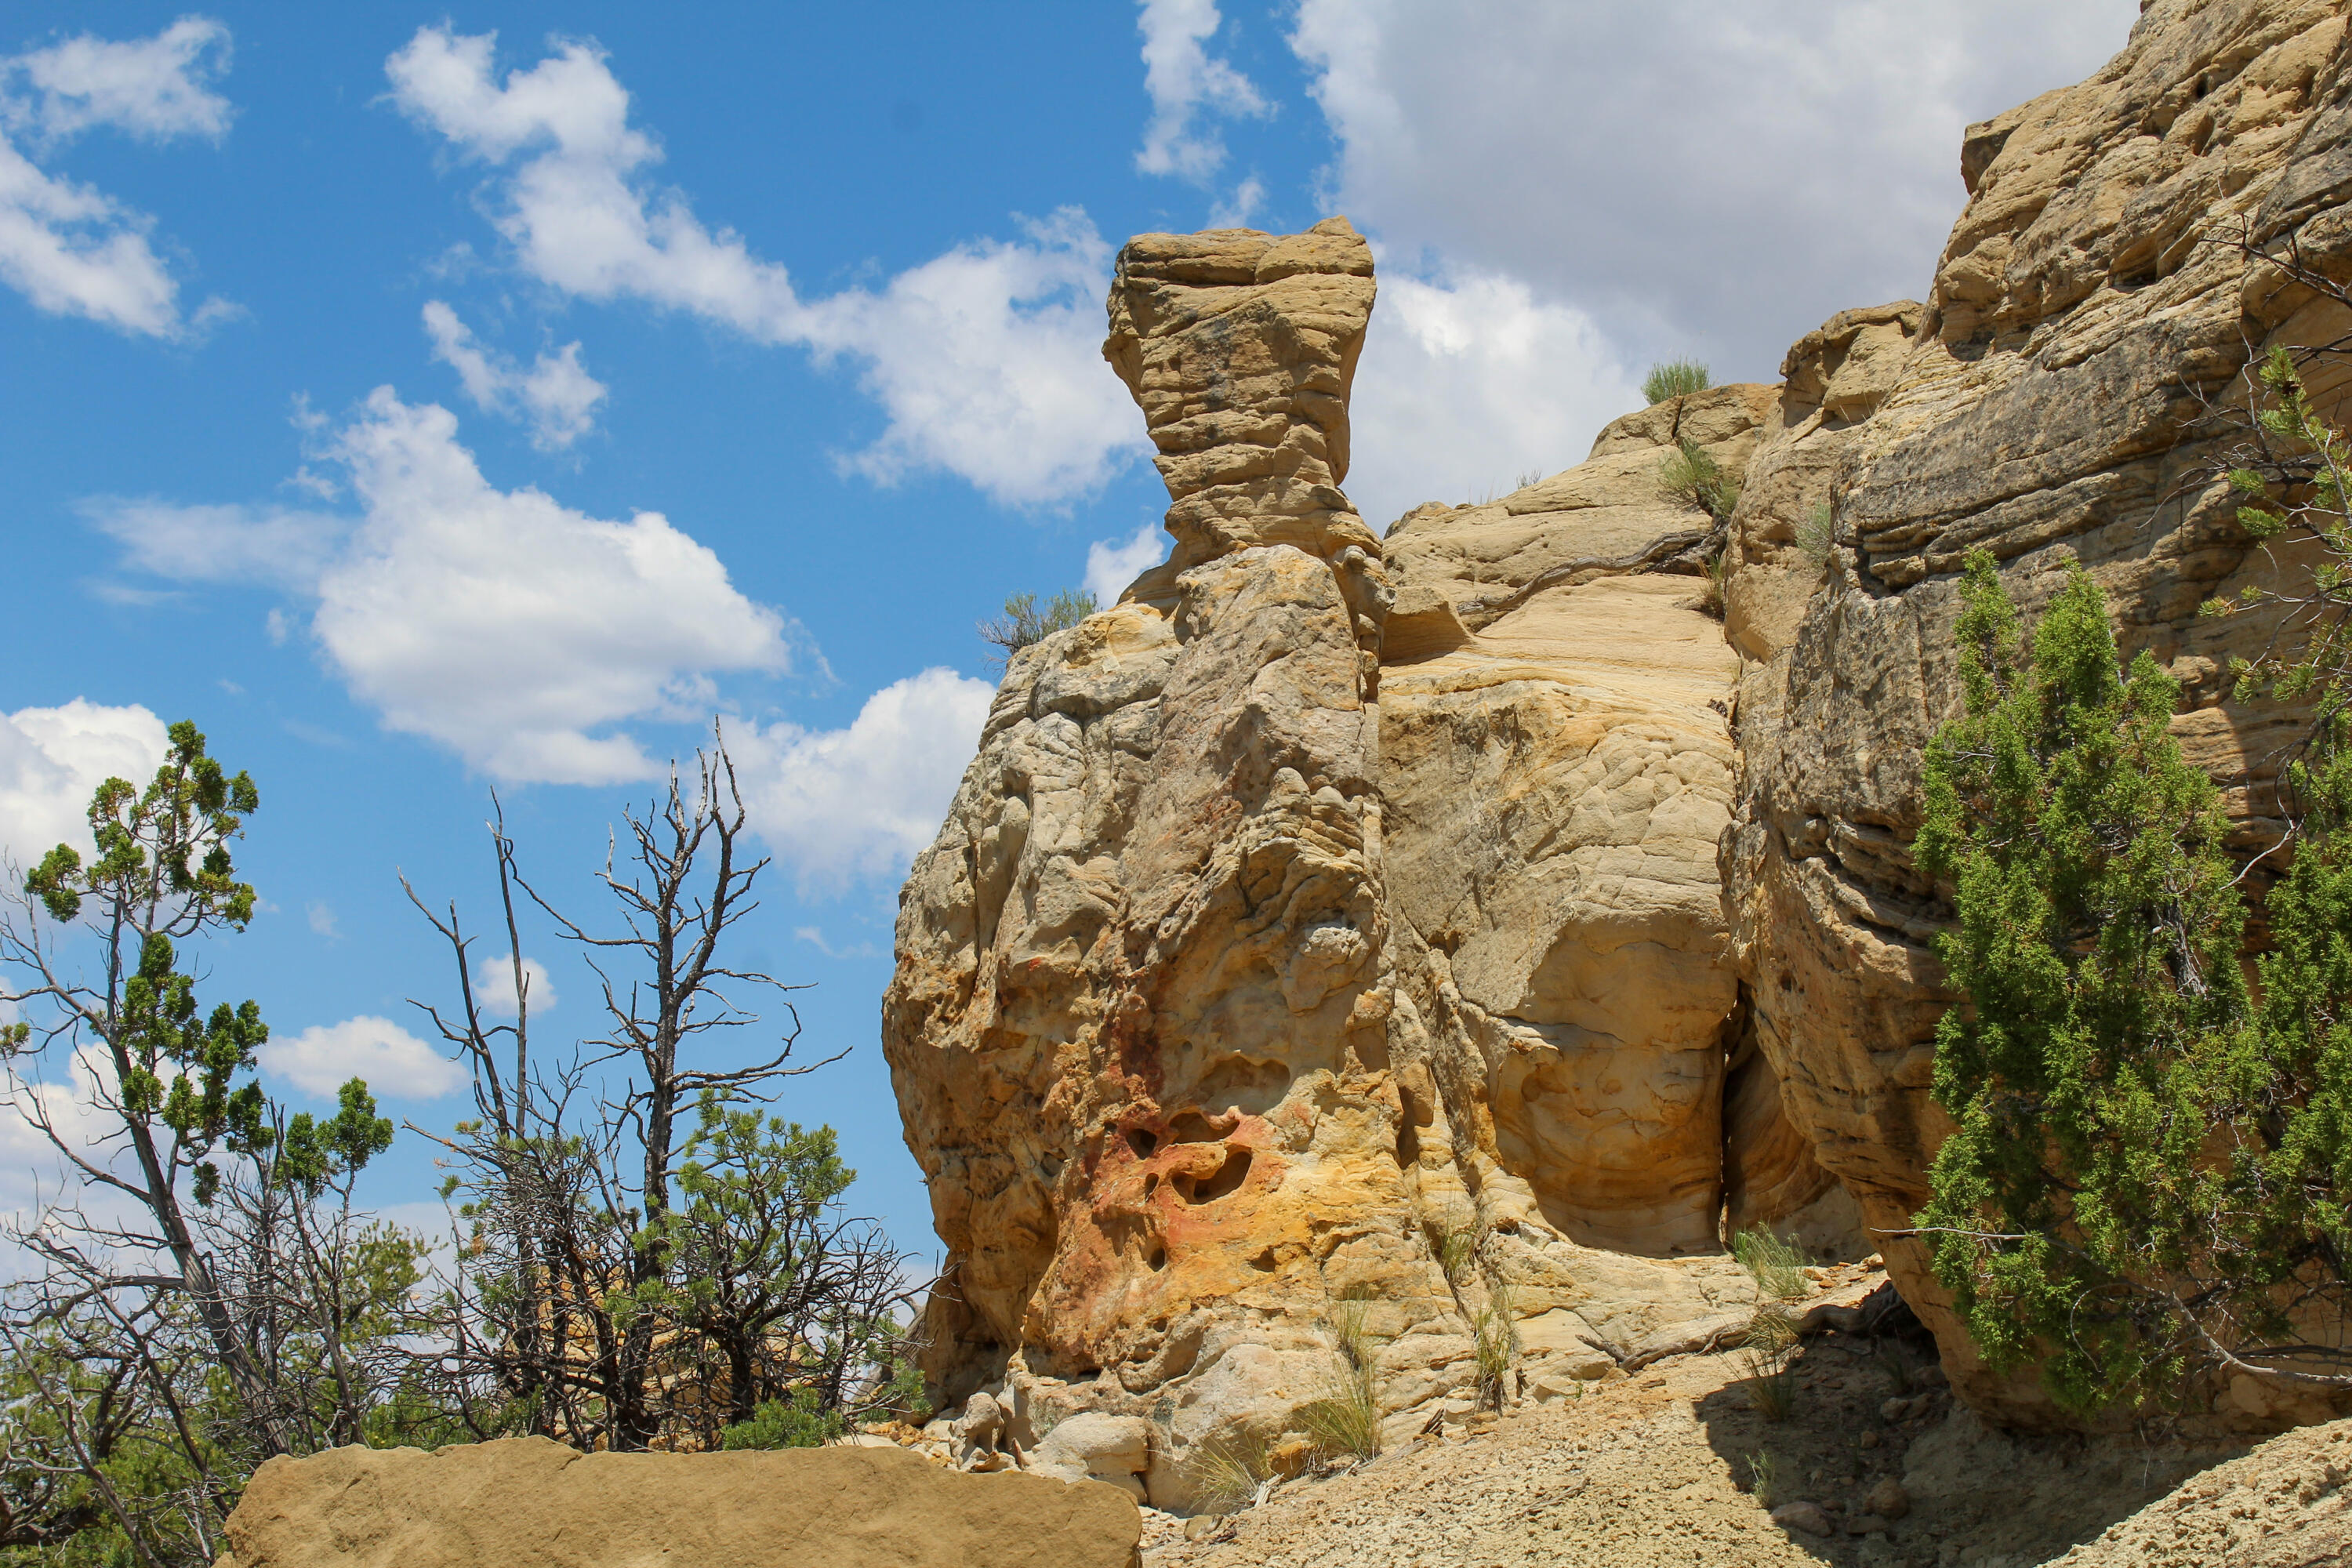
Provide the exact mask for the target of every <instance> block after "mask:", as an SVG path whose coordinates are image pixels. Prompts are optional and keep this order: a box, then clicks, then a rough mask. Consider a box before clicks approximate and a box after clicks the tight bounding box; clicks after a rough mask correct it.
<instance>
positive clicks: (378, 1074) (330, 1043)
mask: <svg viewBox="0 0 2352 1568" xmlns="http://www.w3.org/2000/svg"><path fill="white" fill-rule="evenodd" d="M255 1056H256V1058H257V1059H258V1060H259V1062H260V1063H261V1070H262V1071H263V1072H265V1073H267V1074H268V1075H269V1076H270V1077H272V1078H278V1079H285V1080H286V1081H287V1082H288V1083H290V1084H292V1085H293V1086H294V1087H295V1088H296V1089H300V1090H301V1091H302V1092H303V1093H305V1094H310V1095H315V1096H318V1097H319V1098H320V1099H322V1100H324V1099H331V1098H332V1097H333V1096H334V1094H335V1092H336V1090H338V1089H341V1088H342V1086H343V1084H344V1082H345V1081H346V1080H347V1079H354V1078H361V1079H367V1085H368V1089H369V1092H371V1093H373V1094H374V1095H377V1096H378V1097H380V1098H382V1099H385V1100H438V1099H439V1098H440V1097H441V1096H443V1095H445V1094H447V1093H448V1092H450V1091H451V1090H452V1089H457V1087H458V1086H459V1085H461V1084H462V1083H464V1082H465V1074H464V1073H462V1072H460V1071H459V1070H458V1068H457V1063H455V1062H453V1061H451V1060H450V1059H449V1058H446V1057H445V1056H443V1055H442V1054H441V1053H440V1052H439V1051H436V1050H435V1049H434V1048H433V1047H431V1046H428V1045H426V1044H425V1042H424V1041H423V1040H420V1039H418V1038H417V1037H415V1036H414V1035H412V1034H410V1033H409V1032H408V1031H407V1030H405V1029H404V1028H402V1027H401V1026H399V1025H397V1024H395V1023H394V1022H393V1021H392V1020H391V1019H389V1018H378V1017H375V1016H371V1015H368V1014H362V1015H361V1016H358V1017H356V1018H346V1019H345V1020H343V1022H341V1023H340V1024H328V1025H324V1026H321V1025H317V1024H314V1025H312V1026H310V1027H309V1028H307V1029H305V1030H303V1031H302V1032H301V1033H300V1034H299V1035H296V1036H294V1037H292V1038H291V1039H288V1038H285V1037H273V1038H272V1039H270V1040H269V1041H268V1042H267V1043H266V1044H264V1045H263V1046H262V1047H261V1049H260V1050H258V1051H257V1052H256V1053H255Z"/></svg>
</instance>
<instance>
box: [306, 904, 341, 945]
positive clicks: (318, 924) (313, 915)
mask: <svg viewBox="0 0 2352 1568" xmlns="http://www.w3.org/2000/svg"><path fill="white" fill-rule="evenodd" d="M302 918H303V920H305V921H308V922H309V924H310V931H311V933H312V934H313V935H315V936H322V937H325V938H326V939H327V940H328V941H329V942H333V941H335V940H336V939H337V938H339V937H341V935H342V932H341V930H339V929H338V927H337V924H336V921H335V911H334V909H333V907H332V906H331V905H328V904H321V903H310V904H305V905H303V906H302Z"/></svg>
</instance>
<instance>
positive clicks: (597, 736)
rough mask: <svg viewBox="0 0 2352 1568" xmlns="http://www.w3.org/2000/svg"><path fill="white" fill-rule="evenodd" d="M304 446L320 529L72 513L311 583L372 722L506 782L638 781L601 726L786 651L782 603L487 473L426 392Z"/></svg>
mask: <svg viewBox="0 0 2352 1568" xmlns="http://www.w3.org/2000/svg"><path fill="white" fill-rule="evenodd" d="M320 456H321V457H322V458H323V459H324V460H326V461H328V462H330V463H331V464H333V465H335V466H336V467H337V468H339V469H340V470H341V472H342V473H343V474H344V475H345V477H346V478H347V479H348V480H349V482H350V485H351V489H352V493H353V494H354V495H355V496H356V497H357V499H358V500H359V503H360V507H361V515H360V517H359V518H358V519H357V520H356V521H352V522H351V523H349V524H338V525H336V528H335V529H334V530H332V531H330V530H328V529H327V528H326V527H325V526H324V525H320V526H318V527H316V528H315V529H314V528H312V526H311V525H310V523H301V524H299V525H298V524H296V523H294V522H289V521H288V519H289V514H282V513H265V512H258V511H253V510H244V509H239V508H235V507H188V508H179V509H174V508H172V507H169V506H166V505H164V504H163V503H161V502H155V501H142V502H138V503H133V504H129V505H124V506H121V507H118V508H116V509H115V510H107V509H106V508H105V507H104V506H102V505H101V506H99V507H97V508H94V509H93V515H94V517H95V519H96V521H97V522H98V525H99V526H100V527H101V528H103V529H105V530H106V531H108V532H110V533H112V534H114V535H115V537H117V538H118V539H121V540H123V541H125V542H126V543H129V544H131V546H132V554H131V563H133V564H138V565H141V566H143V567H146V568H148V569H151V570H154V571H157V572H160V573H163V574H176V575H180V576H184V577H194V578H197V579H203V580H224V579H226V578H230V577H235V576H240V575H243V576H250V577H256V578H260V579H262V580H266V581H270V582H276V583H279V584H290V585H299V586H300V587H301V588H302V589H303V590H304V591H305V592H306V593H307V594H308V595H310V596H313V597H314V598H315V600H316V606H317V607H316V610H315V612H314V614H313V615H312V617H311V621H310V630H311V634H312V636H313V637H315V638H316V639H317V643H318V646H319V647H320V651H321V652H322V653H323V654H324V656H325V657H326V658H327V660H328V662H329V663H330V664H331V666H332V667H333V668H334V669H335V671H336V673H337V674H339V675H340V676H341V678H342V680H343V682H344V684H345V685H346V686H347V687H348V688H349V689H351V691H352V695H353V696H355V697H357V698H358V699H360V700H362V701H363V702H366V703H368V704H369V705H370V706H372V707H373V708H374V709H375V710H377V711H378V712H379V713H380V714H381V715H382V716H383V723H384V725H385V726H386V727H387V728H389V729H392V730H395V731H403V732H405V733H409V734H415V735H421V736H425V737H426V738H427V739H430V740H432V741H435V742H439V743H441V744H443V745H446V746H447V747H449V748H450V749H451V750H453V751H455V752H457V753H458V754H459V755H460V756H462V757H464V758H465V759H466V760H467V762H468V763H471V764H472V765H474V766H476V767H478V768H480V769H481V770H482V771H484V772H485V773H489V774H491V775H492V776H493V777H496V778H499V779H502V780H507V781H509V782H517V783H522V782H539V783H551V784H611V783H616V782H621V781H625V780H635V779H644V778H650V777H653V776H655V775H656V773H658V771H659V770H658V768H657V766H656V764H655V763H654V762H653V761H652V760H651V759H650V758H648V757H647V756H646V753H645V752H643V751H642V750H640V749H639V747H638V744H637V742H636V741H635V739H634V738H633V737H631V736H630V735H629V734H628V733H627V732H625V731H621V730H618V729H616V728H615V727H616V726H618V725H621V724H623V723H625V722H626V721H630V720H633V719H644V718H653V719H667V720H696V721H698V720H699V719H700V718H701V717H702V716H703V715H704V714H706V713H707V712H708V711H709V708H710V706H711V703H712V700H713V696H714V692H713V689H712V682H711V677H712V675H713V674H714V673H717V672H722V671H729V670H761V671H769V672H782V671H784V670H786V669H788V668H790V666H791V663H792V659H791V653H790V648H789V647H788V645H787V632H788V629H789V626H788V623H787V622H786V621H785V619H784V617H783V616H781V615H779V614H778V613H777V612H776V611H774V610H772V609H770V608H769V607H767V606H766V605H758V604H754V603H753V602H752V601H751V600H750V599H747V598H746V597H744V596H743V595H742V594H741V593H740V592H739V591H738V590H737V589H736V588H735V586H734V584H732V583H730V581H729V580H728V575H727V569H726V567H725V566H724V565H723V564H722V563H720V561H719V557H718V556H717V555H716V554H715V553H713V552H711V551H710V550H709V548H707V547H706V546H704V545H701V544H698V543H697V542H695V541H694V540H692V539H690V538H688V536H687V535H686V534H684V533H682V532H680V531H678V530H677V529H676V528H674V527H672V526H671V525H670V522H669V521H668V520H667V518H665V517H663V516H662V515H661V514H660V513H658V512H650V511H641V512H638V513H637V514H636V515H635V517H633V518H631V519H630V520H629V521H626V522H614V521H604V520H601V519H597V518H593V517H589V516H587V515H586V514H584V513H583V512H579V511H576V510H572V509H571V508H568V507H565V506H562V505H561V504H559V503H558V502H557V501H555V500H553V499H552V498H551V497H550V496H548V495H547V494H546V493H545V492H543V491H541V490H538V489H530V488H524V489H514V490H502V489H498V488H496V487H495V486H493V485H491V484H490V483H489V482H488V480H487V479H484V478H483V476H482V472H481V469H480V468H478V466H477V465H476V463H475V461H474V456H473V454H472V453H471V452H469V451H467V449H466V447H463V446H461V445H460V444H459V443H458V440H457V418H456V416H453V415H451V414H450V413H449V412H448V411H447V410H446V409H445V408H442V407H440V406H439V405H434V404H426V405H422V406H415V405H409V404H405V403H403V402H401V401H400V399H399V397H398V396H397V395H394V392H393V389H392V388H390V387H388V386H387V387H379V388H377V389H376V391H375V392H374V393H373V394H372V395H370V396H369V397H368V399H367V401H366V403H365V404H364V405H363V406H362V409H361V410H360V411H359V413H358V414H357V416H355V417H353V418H352V420H351V421H350V422H349V423H347V424H345V425H344V426H341V428H340V429H338V430H335V431H333V432H331V433H329V434H327V435H325V436H324V437H323V441H322V445H321V447H320ZM273 529H282V530H284V531H286V533H287V536H288V537H289V538H290V539H292V540H294V541H296V542H307V543H305V548H312V547H313V546H315V552H314V553H313V554H311V555H310V556H307V557H302V558H301V559H302V560H303V561H304V562H305V563H306V564H304V565H303V566H302V567H301V568H300V569H299V571H298V570H297V569H296V567H295V566H294V565H293V564H291V561H292V559H293V558H294V552H289V557H288V559H286V560H281V561H278V562H275V563H265V562H264V560H263V559H262V557H263V553H264V552H263V544H264V543H265V542H267V541H268V540H269V539H271V538H272V537H274V535H273V534H272V530H273ZM330 538H331V542H321V541H330ZM304 574H308V580H307V581H304V582H300V583H299V584H294V579H296V578H299V577H301V576H303V575H304ZM280 624H281V625H282V624H283V623H282V622H281V623H280Z"/></svg>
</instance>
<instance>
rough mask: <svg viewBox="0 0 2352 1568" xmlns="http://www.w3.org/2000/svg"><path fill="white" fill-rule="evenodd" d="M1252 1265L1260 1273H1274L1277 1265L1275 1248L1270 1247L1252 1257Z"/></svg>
mask: <svg viewBox="0 0 2352 1568" xmlns="http://www.w3.org/2000/svg"><path fill="white" fill-rule="evenodd" d="M1250 1267H1251V1268H1255V1269H1256V1270H1257V1271H1258V1272H1259V1273H1260V1274H1271V1273H1273V1272H1274V1270H1275V1267H1276V1265H1275V1258H1274V1248H1272V1247H1267V1248H1266V1249H1265V1251H1264V1252H1261V1253H1259V1254H1258V1255H1257V1256H1256V1257H1255V1258H1251V1259H1250Z"/></svg>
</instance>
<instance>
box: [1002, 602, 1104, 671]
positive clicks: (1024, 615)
mask: <svg viewBox="0 0 2352 1568" xmlns="http://www.w3.org/2000/svg"><path fill="white" fill-rule="evenodd" d="M1101 607H1102V606H1100V605H1097V604H1096V603H1095V596H1094V594H1093V593H1092V592H1091V591H1090V590H1088V589H1085V588H1065V589H1063V590H1062V592H1060V593H1058V594H1056V595H1054V596H1053V597H1052V598H1050V599H1048V600H1046V601H1045V607H1044V608H1042V609H1040V608H1039V607H1038V605H1037V595H1034V594H1015V595H1013V597H1011V598H1009V599H1007V600H1005V601H1004V613H1003V615H1001V616H997V617H996V618H995V619H993V620H986V621H982V622H979V623H978V626H977V629H978V631H979V632H980V638H981V641H982V642H984V643H987V644H989V645H990V646H992V647H995V648H996V649H997V650H998V651H997V652H996V653H995V654H993V655H992V656H991V658H990V662H991V663H992V664H994V665H996V666H998V667H999V668H1002V667H1003V664H1004V662H1005V661H1006V660H1007V659H1009V658H1012V657H1013V655H1014V654H1016V653H1019V652H1020V651H1021V650H1022V649H1023V648H1024V647H1028V646H1029V645H1030V644H1031V643H1036V642H1043V641H1045V639H1046V638H1047V637H1052V636H1053V635H1054V634H1055V632H1059V631H1066V630H1068V629H1069V628H1070V627H1072V626H1076V625H1077V624H1078V623H1079V622H1080V621H1083V620H1085V619H1086V618H1087V616H1091V615H1093V614H1094V613H1095V612H1096V611H1097V610H1098V609H1100V608H1101Z"/></svg>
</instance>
